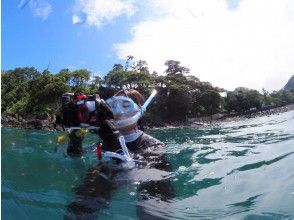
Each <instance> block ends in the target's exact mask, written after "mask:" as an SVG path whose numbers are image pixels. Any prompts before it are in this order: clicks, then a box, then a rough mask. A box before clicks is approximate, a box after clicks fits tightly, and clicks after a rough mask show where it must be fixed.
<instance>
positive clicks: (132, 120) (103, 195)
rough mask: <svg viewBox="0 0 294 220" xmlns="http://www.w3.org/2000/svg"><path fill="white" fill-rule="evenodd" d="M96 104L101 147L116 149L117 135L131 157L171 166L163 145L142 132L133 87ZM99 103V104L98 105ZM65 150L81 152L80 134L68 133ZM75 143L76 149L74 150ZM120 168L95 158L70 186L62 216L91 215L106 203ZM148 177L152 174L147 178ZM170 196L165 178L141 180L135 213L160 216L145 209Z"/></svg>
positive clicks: (150, 164) (138, 102)
mask: <svg viewBox="0 0 294 220" xmlns="http://www.w3.org/2000/svg"><path fill="white" fill-rule="evenodd" d="M106 103H107V105H105V103H103V104H100V106H97V107H100V110H99V119H98V123H99V124H98V125H99V127H100V129H99V130H98V132H97V133H98V134H99V136H100V137H101V139H102V141H103V149H104V150H107V151H113V152H116V151H119V150H120V149H121V146H120V143H119V141H118V137H119V135H122V136H123V137H124V139H125V142H126V146H127V148H128V150H129V151H130V153H131V154H132V158H133V159H135V160H140V161H141V164H143V165H144V168H152V169H157V170H162V171H171V166H170V164H169V163H168V162H167V160H166V158H165V145H164V144H163V143H162V142H161V141H159V140H157V139H155V138H154V137H152V136H150V135H148V134H146V133H144V131H143V127H142V121H141V120H142V119H141V118H140V117H139V116H138V114H137V113H138V111H139V109H140V108H141V107H142V105H143V103H144V97H143V96H142V95H141V94H140V93H139V92H138V91H137V90H134V89H130V90H121V91H119V92H118V93H117V94H115V95H114V96H113V97H112V98H110V99H108V100H106ZM101 106H102V107H101ZM69 137H70V141H69V145H68V152H70V155H73V153H74V152H77V154H76V156H79V155H81V152H82V150H81V143H82V137H79V136H76V135H75V134H74V133H72V134H70V136H69ZM75 147H76V148H77V149H79V150H75ZM120 172H122V171H121V169H119V168H118V166H115V165H113V166H112V165H110V164H104V163H103V162H99V163H98V164H97V165H96V166H94V167H92V168H90V169H89V170H88V171H87V173H86V176H85V178H84V179H83V182H82V183H81V185H79V186H78V187H76V188H74V192H75V195H76V197H75V200H74V201H72V202H71V203H70V204H69V205H68V206H67V212H68V213H67V215H65V219H68V218H70V217H69V216H74V217H75V218H78V219H80V218H81V219H83V218H85V219H88V218H89V219H91V218H94V216H95V213H96V212H97V211H99V210H100V209H103V208H105V207H107V205H108V204H109V202H110V199H111V193H112V191H113V190H114V189H115V188H116V187H117V183H116V182H115V176H116V175H117V174H118V173H120ZM151 179H152V178H151ZM173 197H174V190H173V187H172V186H171V183H170V180H169V179H160V180H151V181H142V182H141V183H140V185H139V186H138V188H137V200H138V201H137V215H138V217H139V219H164V218H163V217H160V216H156V215H154V214H152V211H150V210H148V208H147V207H148V205H146V204H149V203H150V202H154V203H156V207H160V204H161V205H162V202H165V203H166V204H168V202H169V201H170V200H171V199H172V198H173Z"/></svg>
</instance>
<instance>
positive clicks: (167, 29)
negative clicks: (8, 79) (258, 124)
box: [1, 0, 294, 91]
mask: <svg viewBox="0 0 294 220" xmlns="http://www.w3.org/2000/svg"><path fill="white" fill-rule="evenodd" d="M1 14H2V18H1V33H2V39H1V54H2V56H1V69H2V70H9V69H14V68H16V67H26V66H29V67H31V66H33V67H35V68H37V69H38V70H39V71H43V70H44V69H46V68H48V69H49V71H50V72H53V73H58V72H59V71H60V70H61V69H64V68H69V69H71V70H75V69H81V68H86V69H89V70H90V71H91V72H92V74H93V75H99V76H104V75H105V74H107V72H108V71H110V70H111V69H112V67H113V65H114V64H115V63H121V64H124V63H125V60H126V57H127V56H128V55H133V56H134V57H135V59H136V60H145V61H146V62H147V63H148V66H149V69H150V71H151V72H152V71H156V72H158V73H159V74H164V70H165V69H166V66H165V65H164V63H165V61H167V60H171V59H172V60H178V61H180V62H181V65H183V66H186V67H188V68H189V69H190V74H191V75H195V76H196V77H198V78H199V79H200V80H201V81H208V82H211V83H212V85H213V86H218V87H222V88H224V89H227V90H233V89H235V88H236V87H247V88H250V89H257V90H259V91H261V90H262V88H265V89H266V90H268V91H273V90H279V89H281V88H282V87H283V86H284V85H285V84H286V83H287V81H288V79H289V78H290V77H291V76H292V75H293V74H294V60H293V58H294V1H293V0H209V1H207V0H71V1H70V0H67V1H60V0H2V8H1Z"/></svg>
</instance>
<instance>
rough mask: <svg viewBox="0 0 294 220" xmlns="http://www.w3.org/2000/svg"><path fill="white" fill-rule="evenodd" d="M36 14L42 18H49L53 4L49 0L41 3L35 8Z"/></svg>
mask: <svg viewBox="0 0 294 220" xmlns="http://www.w3.org/2000/svg"><path fill="white" fill-rule="evenodd" d="M34 11H35V15H36V16H39V17H41V18H42V19H44V20H45V19H47V18H48V16H49V14H50V13H51V12H52V6H51V5H50V4H49V3H48V2H44V3H42V4H40V5H36V7H35V8H34Z"/></svg>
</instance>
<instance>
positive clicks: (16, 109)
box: [1, 56, 294, 125]
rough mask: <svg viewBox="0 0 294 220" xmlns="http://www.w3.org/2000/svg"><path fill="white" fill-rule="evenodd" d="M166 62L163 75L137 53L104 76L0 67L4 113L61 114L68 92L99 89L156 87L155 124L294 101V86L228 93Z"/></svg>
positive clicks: (103, 92)
mask: <svg viewBox="0 0 294 220" xmlns="http://www.w3.org/2000/svg"><path fill="white" fill-rule="evenodd" d="M164 65H165V66H166V70H165V72H164V74H163V75H159V74H158V73H157V72H152V73H151V72H150V71H149V68H148V64H147V62H146V61H144V60H138V61H136V60H135V59H134V57H133V56H128V57H127V59H126V61H125V63H124V64H114V65H113V68H112V69H111V70H110V71H109V72H108V73H107V74H106V75H105V76H104V77H103V78H101V77H99V76H92V73H91V72H90V71H89V70H87V69H78V70H69V69H62V70H60V71H59V72H58V73H56V74H53V73H51V72H50V71H48V70H44V71H43V72H39V71H38V70H37V69H35V68H34V67H30V68H28V67H25V68H15V69H14V70H7V71H5V70H2V73H1V93H2V104H1V111H2V113H9V114H15V115H21V116H23V117H27V116H32V117H46V115H52V114H55V115H56V114H58V111H59V110H60V106H61V95H62V94H63V93H64V92H73V93H74V92H78V91H81V92H84V93H86V94H94V93H96V94H97V93H98V94H99V95H100V96H101V97H102V98H104V99H107V98H108V97H110V96H112V95H113V94H115V93H116V92H117V91H118V90H121V89H131V88H133V89H137V90H139V91H140V92H141V93H142V94H143V95H144V96H145V97H148V96H149V94H150V92H151V90H152V89H154V88H155V89H157V90H158V92H159V95H158V97H157V98H156V100H155V102H154V104H153V105H151V106H150V109H149V110H148V111H147V114H146V117H147V118H148V121H149V123H151V124H153V125H162V124H164V123H169V122H176V121H185V120H186V119H187V118H191V117H200V116H209V115H213V114H215V113H219V112H232V111H233V112H239V113H243V112H246V111H249V110H250V109H253V108H254V109H261V108H266V107H267V106H282V105H286V104H289V103H294V90H293V89H289V90H280V91H275V92H272V93H269V92H267V91H266V90H265V89H263V91H262V93H260V92H258V91H257V90H253V89H248V88H244V87H239V88H236V89H235V90H234V91H227V90H225V89H223V88H219V87H214V86H212V84H211V83H209V82H203V81H200V79H198V78H197V77H195V74H190V69H189V68H188V67H185V66H182V65H181V63H180V62H179V61H176V60H167V61H166V62H165V63H164ZM221 94H226V95H225V96H223V95H221Z"/></svg>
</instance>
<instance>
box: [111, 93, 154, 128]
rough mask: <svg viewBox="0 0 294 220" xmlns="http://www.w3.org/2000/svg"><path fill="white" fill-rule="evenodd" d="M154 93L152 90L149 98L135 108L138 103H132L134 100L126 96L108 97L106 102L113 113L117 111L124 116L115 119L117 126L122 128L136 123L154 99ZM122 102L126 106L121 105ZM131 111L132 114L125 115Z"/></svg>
mask: <svg viewBox="0 0 294 220" xmlns="http://www.w3.org/2000/svg"><path fill="white" fill-rule="evenodd" d="M156 94H157V91H156V90H153V91H152V93H151V95H150V96H149V98H148V99H147V100H146V101H145V103H144V104H143V105H142V106H140V107H138V108H137V106H138V105H137V104H136V103H134V101H133V100H131V99H130V98H128V97H124V96H116V97H112V98H111V99H108V100H107V101H106V103H108V104H109V105H110V107H111V108H112V111H114V114H116V113H117V115H119V114H120V115H122V116H124V117H126V118H123V119H118V120H116V126H117V128H123V127H127V126H129V125H133V124H136V123H137V122H138V120H139V119H140V118H141V117H142V116H143V114H144V113H145V111H146V109H147V107H148V105H149V104H150V103H151V101H152V100H153V99H154V97H155V96H156ZM127 102H128V103H127ZM133 103H134V104H133ZM123 104H125V106H126V107H127V106H128V108H126V107H123ZM131 113H133V115H131V116H129V117H127V116H128V115H130V114H131Z"/></svg>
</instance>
